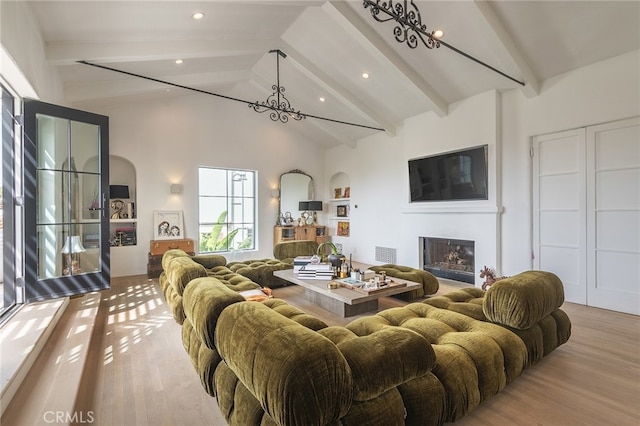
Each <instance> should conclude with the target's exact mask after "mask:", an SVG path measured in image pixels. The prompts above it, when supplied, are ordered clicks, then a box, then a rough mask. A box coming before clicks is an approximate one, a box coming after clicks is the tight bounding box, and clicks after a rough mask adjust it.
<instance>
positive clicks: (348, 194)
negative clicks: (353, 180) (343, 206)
mask: <svg viewBox="0 0 640 426" xmlns="http://www.w3.org/2000/svg"><path fill="white" fill-rule="evenodd" d="M350 197H351V187H350V186H347V187H345V188H344V198H350Z"/></svg>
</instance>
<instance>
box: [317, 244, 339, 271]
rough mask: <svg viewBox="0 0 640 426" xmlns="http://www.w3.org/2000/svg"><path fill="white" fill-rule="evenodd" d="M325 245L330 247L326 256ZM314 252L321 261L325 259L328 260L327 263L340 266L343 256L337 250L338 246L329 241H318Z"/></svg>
mask: <svg viewBox="0 0 640 426" xmlns="http://www.w3.org/2000/svg"><path fill="white" fill-rule="evenodd" d="M325 247H329V248H330V249H331V253H329V255H328V256H327V253H326V250H325ZM316 254H317V255H318V256H320V258H321V259H322V261H323V262H324V261H325V260H329V263H331V265H333V266H336V267H340V265H341V264H342V259H343V258H344V256H343V255H342V253H340V252H339V251H338V247H336V245H335V244H333V243H332V242H331V241H325V242H323V243H320V245H319V246H318V250H316Z"/></svg>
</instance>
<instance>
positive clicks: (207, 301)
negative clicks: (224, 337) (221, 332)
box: [182, 277, 245, 349]
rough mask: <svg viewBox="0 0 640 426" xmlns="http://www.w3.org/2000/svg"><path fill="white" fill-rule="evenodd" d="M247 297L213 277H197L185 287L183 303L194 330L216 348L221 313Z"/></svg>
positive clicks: (204, 340) (210, 346)
mask: <svg viewBox="0 0 640 426" xmlns="http://www.w3.org/2000/svg"><path fill="white" fill-rule="evenodd" d="M244 300H245V299H244V297H242V295H240V293H237V292H235V291H233V290H231V289H230V288H229V287H227V286H226V285H224V284H222V283H221V282H220V281H219V280H217V279H216V278H213V277H205V278H197V279H195V280H193V281H192V282H191V283H190V284H189V285H188V286H187V288H186V289H185V292H184V295H183V300H182V305H183V307H184V312H185V314H186V317H187V318H188V319H189V321H190V322H191V325H192V326H193V329H194V332H195V333H196V334H197V336H198V338H199V339H200V340H201V341H202V342H204V343H205V344H206V345H207V347H208V348H209V349H215V348H216V347H215V343H214V334H215V327H216V323H217V322H218V317H219V316H220V313H221V312H222V311H223V310H224V308H226V307H227V306H229V305H231V304H233V303H238V302H243V301H244Z"/></svg>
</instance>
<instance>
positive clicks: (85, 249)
mask: <svg viewBox="0 0 640 426" xmlns="http://www.w3.org/2000/svg"><path fill="white" fill-rule="evenodd" d="M24 194H25V197H24V200H25V201H24V207H25V221H24V227H25V301H26V302H33V301H38V300H45V299H51V298H57V297H64V296H71V295H77V294H83V293H87V292H92V291H97V290H104V289H107V288H109V286H110V284H109V280H110V266H109V214H108V213H109V212H108V209H106V208H105V207H108V205H107V200H108V199H109V118H108V117H105V116H102V115H97V114H92V113H88V112H85V111H79V110H75V109H71V108H65V107H61V106H58V105H52V104H48V103H44V102H40V101H36V100H30V99H25V100H24Z"/></svg>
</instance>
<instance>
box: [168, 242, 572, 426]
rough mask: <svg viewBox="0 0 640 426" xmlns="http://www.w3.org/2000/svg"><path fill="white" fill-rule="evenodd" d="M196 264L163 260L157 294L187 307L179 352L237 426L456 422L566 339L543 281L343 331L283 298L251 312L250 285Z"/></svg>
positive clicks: (501, 285)
mask: <svg viewBox="0 0 640 426" xmlns="http://www.w3.org/2000/svg"><path fill="white" fill-rule="evenodd" d="M165 261H166V263H165ZM210 261H211V260H210ZM198 265H199V266H203V267H204V265H202V264H200V263H198V262H197V261H196V259H192V258H191V257H189V256H187V255H186V254H185V255H184V256H182V255H180V253H170V252H167V254H166V255H165V259H163V266H164V269H165V272H164V278H163V277H162V276H161V279H160V283H161V285H162V287H163V293H164V294H165V297H166V298H167V302H168V304H169V305H170V306H172V311H173V312H174V316H175V312H176V311H179V310H178V309H176V308H174V305H176V304H178V303H180V305H181V312H182V316H179V317H178V318H176V321H178V319H179V318H181V319H182V322H181V324H182V341H183V345H184V348H185V350H186V351H187V353H188V354H189V356H190V359H191V361H192V363H193V365H194V367H195V369H196V371H197V372H198V375H199V376H200V380H201V382H202V385H203V387H204V389H205V390H206V391H207V392H208V393H209V394H210V395H212V396H215V397H216V399H217V401H218V406H219V408H220V411H221V412H222V414H223V415H224V416H225V418H226V419H227V421H228V423H229V424H231V425H243V426H244V425H305V426H306V425H346V426H348V425H358V426H362V425H404V424H407V425H439V424H443V423H446V422H452V421H455V420H458V419H460V418H462V417H463V416H464V415H465V414H467V413H468V412H470V411H471V410H473V409H474V408H475V407H476V406H478V405H479V404H480V403H482V401H485V400H486V399H488V398H490V397H491V396H493V395H495V394H496V393H498V392H499V391H500V390H501V389H503V388H504V387H505V386H506V385H508V384H509V383H510V382H512V381H513V380H515V379H516V378H517V377H518V376H520V375H521V374H522V373H523V371H525V370H526V369H527V368H528V367H530V366H531V365H533V364H535V363H536V362H537V361H539V360H540V359H541V358H542V357H544V356H546V355H548V354H549V353H550V352H552V351H553V350H554V349H555V348H556V347H558V346H559V345H561V344H563V343H565V342H566V341H567V340H568V339H569V336H570V334H571V322H570V320H569V318H568V317H567V315H566V314H565V313H564V312H563V311H562V310H561V309H559V308H560V306H561V305H562V303H563V302H564V293H563V287H562V283H561V282H560V280H559V279H558V277H556V276H555V275H553V274H551V273H548V272H541V271H528V272H524V273H522V274H519V275H516V276H514V277H511V278H508V279H504V280H501V281H498V282H496V283H495V284H494V285H493V286H492V287H491V288H490V289H489V290H488V291H487V292H484V291H482V290H479V289H476V288H468V289H464V290H459V291H454V292H452V293H449V294H446V295H444V296H436V297H431V298H428V299H426V300H424V301H422V302H419V303H409V304H407V305H405V306H404V307H400V308H391V309H387V310H384V311H381V312H379V313H377V314H375V315H371V316H367V317H361V318H358V319H355V320H354V321H352V322H351V323H349V324H348V325H347V326H345V327H339V326H327V324H325V323H324V322H323V321H322V320H321V319H319V318H316V317H313V316H311V315H308V314H306V313H304V312H302V311H301V310H300V309H298V308H296V307H293V306H291V305H289V304H287V303H286V302H284V301H282V300H279V299H269V300H267V301H265V302H248V301H245V299H244V298H243V296H242V295H241V294H240V293H239V292H238V291H239V290H240V289H244V288H246V287H252V286H251V284H252V283H250V282H237V283H233V282H231V281H226V282H225V280H224V279H219V278H218V277H216V276H215V275H213V274H206V272H205V274H204V275H202V276H200V275H201V274H202V270H201V269H200V268H199V266H198ZM208 266H211V265H208ZM218 267H219V266H214V267H213V268H214V269H215V268H218ZM205 270H206V269H205ZM196 275H198V276H196ZM256 287H259V286H258V285H257V284H255V283H253V288H256ZM169 288H170V289H169ZM171 289H172V290H171Z"/></svg>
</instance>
